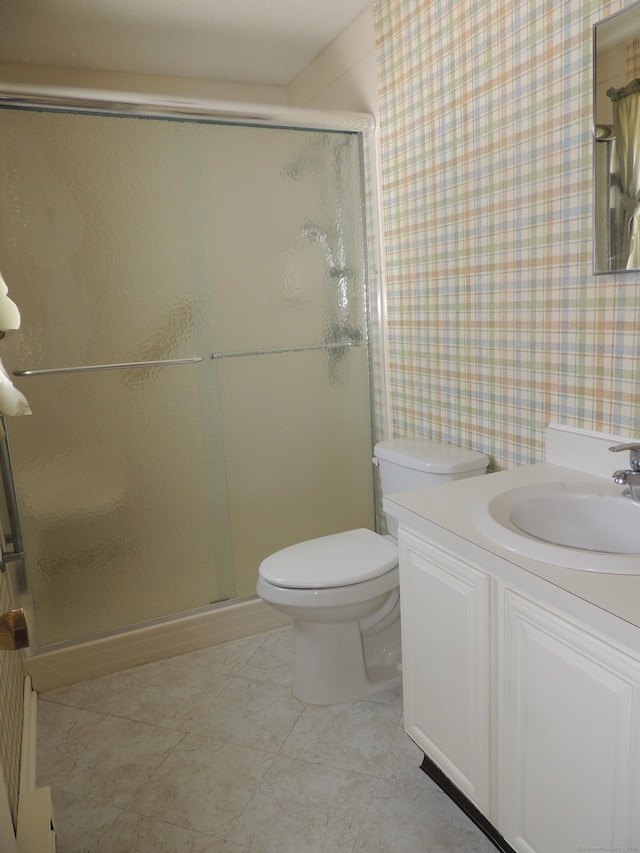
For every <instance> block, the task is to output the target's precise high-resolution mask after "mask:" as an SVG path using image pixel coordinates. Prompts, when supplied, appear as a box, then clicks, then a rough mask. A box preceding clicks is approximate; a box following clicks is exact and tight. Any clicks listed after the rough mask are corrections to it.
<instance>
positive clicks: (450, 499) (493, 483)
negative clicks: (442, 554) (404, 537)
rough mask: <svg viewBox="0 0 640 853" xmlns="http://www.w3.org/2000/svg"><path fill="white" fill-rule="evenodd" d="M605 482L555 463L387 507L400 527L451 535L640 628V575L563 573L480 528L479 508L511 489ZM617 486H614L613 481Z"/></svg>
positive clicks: (389, 500) (391, 499)
mask: <svg viewBox="0 0 640 853" xmlns="http://www.w3.org/2000/svg"><path fill="white" fill-rule="evenodd" d="M559 481H562V482H583V481H586V482H594V481H595V482H599V483H602V482H603V478H602V477H598V476H594V475H593V474H588V473H584V472H581V471H576V470H574V469H570V468H564V467H562V466H560V465H555V464H552V463H549V462H541V463H538V464H536V465H529V466H523V467H521V468H514V469H511V470H508V471H499V472H497V473H494V474H486V475H483V476H480V477H472V478H469V479H466V480H456V481H453V482H450V483H443V484H441V485H439V486H436V487H432V488H424V489H416V490H415V491H410V492H402V493H398V494H394V495H390V496H388V497H386V498H385V499H384V507H385V509H387V510H388V511H389V512H390V513H391V514H392V515H394V516H395V517H396V518H398V520H399V521H400V524H401V525H405V526H408V527H411V528H413V529H414V530H416V531H417V532H418V533H423V534H424V535H427V536H433V535H434V526H435V528H436V529H437V528H442V529H443V530H445V531H449V532H450V533H453V534H455V535H457V536H460V537H461V538H462V539H465V540H466V541H468V542H471V543H472V544H474V545H476V546H479V547H481V548H483V549H484V550H486V551H488V552H489V553H490V554H493V555H495V556H497V557H500V558H501V559H502V560H506V561H508V562H509V563H512V564H513V565H515V566H518V567H519V568H521V569H525V570H526V571H527V572H530V573H531V574H533V575H535V576H537V577H538V578H541V579H543V580H545V581H548V582H549V583H551V584H554V586H557V587H559V588H560V589H563V590H565V591H566V592H569V593H571V594H573V595H575V596H578V597H579V598H581V599H583V600H584V601H587V602H589V603H590V604H594V605H596V607H599V608H601V609H602V610H604V611H606V612H608V613H611V614H613V615H614V616H616V617H619V618H620V619H623V620H625V621H626V622H629V623H630V624H631V625H635V626H638V627H640V574H638V575H618V574H604V573H599V572H592V571H582V570H576V569H569V568H559V567H557V566H552V565H549V564H547V563H542V562H539V561H537V560H532V559H530V558H528V557H525V556H523V555H521V554H518V553H515V552H514V551H511V550H509V549H507V548H504V547H502V546H500V545H498V544H497V543H496V542H493V541H492V540H490V539H488V538H487V537H486V536H485V535H483V533H482V532H481V530H480V528H479V527H478V525H477V523H476V520H475V519H476V517H477V514H478V508H479V507H482V506H486V504H487V502H488V501H489V500H491V498H493V497H495V496H496V495H498V494H500V493H501V492H504V491H506V490H508V489H513V488H516V487H518V486H525V485H530V484H539V483H548V482H559ZM610 482H612V481H610Z"/></svg>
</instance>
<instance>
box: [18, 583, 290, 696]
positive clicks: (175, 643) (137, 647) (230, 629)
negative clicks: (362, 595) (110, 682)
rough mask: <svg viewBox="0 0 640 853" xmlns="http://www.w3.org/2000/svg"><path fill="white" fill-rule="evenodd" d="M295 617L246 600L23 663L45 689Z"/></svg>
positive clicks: (74, 645)
mask: <svg viewBox="0 0 640 853" xmlns="http://www.w3.org/2000/svg"><path fill="white" fill-rule="evenodd" d="M291 621H292V620H291V619H289V618H288V617H286V616H284V615H283V614H281V613H278V612H277V611H276V610H274V609H273V608H272V607H270V605H268V604H266V602H264V601H262V600H261V599H259V598H251V599H244V600H242V601H239V602H232V603H229V604H224V605H214V606H212V607H211V608H207V609H204V610H198V611H197V612H194V613H187V614H185V615H179V616H177V617H172V618H169V619H166V620H163V621H159V622H155V623H153V624H145V625H141V626H135V627H132V628H129V629H124V630H122V631H119V632H117V633H113V634H109V635H107V636H102V637H98V638H96V639H90V640H87V641H84V642H74V643H65V644H64V645H61V646H58V647H56V648H53V649H48V650H46V651H42V652H37V653H36V654H32V655H29V654H27V656H26V658H25V666H26V671H27V673H28V674H29V675H30V676H31V680H32V682H33V686H34V689H35V690H37V691H38V692H40V693H41V692H43V691H44V690H52V689H53V688H55V687H64V686H66V685H68V684H74V683H75V682H78V681H86V680H87V679H89V678H96V677H98V676H102V675H108V674H110V673H113V672H120V671H121V670H124V669H129V668H130V667H133V666H139V665H140V664H143V663H151V661H155V660H164V659H165V658H169V657H174V656H175V655H181V654H184V653H185V652H193V651H197V650H199V649H206V648H209V647H210V646H216V645H218V643H227V642H229V641H230V640H238V639H241V638H242V637H249V636H251V635H252V634H260V633H262V632H263V631H270V630H272V629H273V628H280V627H283V626H285V625H288V624H291Z"/></svg>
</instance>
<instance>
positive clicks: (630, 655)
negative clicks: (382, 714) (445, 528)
mask: <svg viewBox="0 0 640 853" xmlns="http://www.w3.org/2000/svg"><path fill="white" fill-rule="evenodd" d="M447 541H448V542H450V541H451V537H449V539H448V540H447ZM460 550H461V553H463V554H465V556H464V557H463V556H461V555H460V554H459V553H457V552H456V551H454V549H452V548H450V547H446V548H445V547H443V546H442V545H441V544H439V541H438V537H437V536H434V538H433V540H432V539H430V538H427V537H425V536H423V535H422V534H421V533H420V534H418V532H417V531H414V530H408V529H406V528H403V529H401V535H400V591H401V606H402V641H403V680H404V691H405V693H404V696H405V698H404V701H405V711H404V713H405V729H406V731H407V733H408V734H409V735H410V736H411V737H412V738H413V740H414V741H415V742H416V743H417V744H418V745H419V746H420V747H421V749H422V750H423V751H424V752H425V754H426V755H427V756H428V758H430V759H431V761H432V762H433V763H434V764H436V765H437V766H438V767H439V768H440V769H441V770H442V771H444V773H445V775H446V776H447V777H448V778H449V779H450V780H451V781H452V782H453V783H454V785H455V786H456V787H457V788H458V789H460V790H461V791H462V792H463V794H465V795H466V797H467V798H468V800H469V801H470V802H471V803H472V804H473V805H474V806H475V807H476V808H477V809H478V810H479V811H480V812H481V814H482V816H483V817H484V818H486V819H487V820H488V821H489V822H490V823H491V825H492V826H493V827H494V828H495V829H496V830H497V833H498V834H499V835H501V836H502V837H503V838H504V839H505V840H506V841H507V842H508V844H509V845H510V846H511V847H512V848H513V849H514V850H516V851H518V853H559V851H577V850H579V849H581V848H582V849H584V850H588V849H594V850H598V849H600V850H615V849H626V850H640V652H639V653H637V654H636V652H635V651H634V650H632V649H631V648H629V647H628V646H626V645H623V644H620V643H617V642H615V641H613V640H611V639H609V638H607V637H606V636H604V635H602V634H601V633H600V632H599V631H596V630H595V629H592V628H591V627H589V625H588V624H586V623H584V622H582V621H581V620H578V619H575V618H574V617H573V616H572V615H569V614H567V613H564V612H562V610H560V609H558V607H557V606H556V605H555V604H554V606H551V605H549V604H548V603H546V602H545V601H544V599H543V598H541V597H540V596H539V595H536V596H534V595H531V594H530V593H529V592H528V591H523V588H524V587H526V586H527V584H526V583H524V584H523V587H520V585H519V584H518V583H517V582H514V577H517V576H514V574H513V571H514V566H513V565H511V564H508V565H509V567H510V570H509V572H507V579H506V580H505V578H504V577H501V576H500V574H499V573H497V572H496V567H497V565H498V564H499V563H500V562H504V561H500V560H496V558H493V560H491V561H487V559H486V558H487V552H486V551H484V550H483V549H482V548H479V547H475V546H471V545H470V543H469V542H468V541H467V542H465V543H464V547H463V548H461V549H460ZM470 555H472V556H470ZM487 562H489V564H490V566H491V569H490V570H485V568H483V564H484V565H486V564H487ZM516 571H524V570H516ZM524 574H525V575H526V574H527V573H526V572H524ZM541 588H542V589H543V588H544V585H543V586H542V587H541ZM538 591H539V590H538Z"/></svg>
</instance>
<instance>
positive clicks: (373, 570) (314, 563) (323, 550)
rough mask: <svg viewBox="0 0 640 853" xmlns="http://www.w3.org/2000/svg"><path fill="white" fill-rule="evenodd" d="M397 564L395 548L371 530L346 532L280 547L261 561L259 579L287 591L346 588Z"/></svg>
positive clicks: (387, 540)
mask: <svg viewBox="0 0 640 853" xmlns="http://www.w3.org/2000/svg"><path fill="white" fill-rule="evenodd" d="M397 565H398V549H397V548H396V546H395V545H394V543H393V542H391V541H390V540H389V539H385V538H384V537H383V536H380V535H379V534H377V533H373V531H371V530H365V529H364V528H361V529H359V530H347V531H346V532H345V533H334V534H333V535H331V536H322V537H321V538H319V539H310V540H308V541H307V542H300V543H298V544H297V545H291V546H290V547H289V548H284V549H283V550H282V551H278V552H277V553H275V554H272V555H271V556H270V557H267V558H266V560H263V561H262V563H261V565H260V569H259V572H260V576H261V577H262V578H264V580H266V581H267V582H268V583H272V584H275V585H276V586H283V587H286V588H288V589H322V588H325V587H331V586H347V585H348V584H352V583H358V582H360V581H365V580H369V579H370V578H375V577H378V576H379V575H382V574H384V573H385V572H388V571H390V569H393V568H395V567H396V566H397Z"/></svg>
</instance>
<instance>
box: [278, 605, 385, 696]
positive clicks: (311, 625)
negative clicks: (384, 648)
mask: <svg viewBox="0 0 640 853" xmlns="http://www.w3.org/2000/svg"><path fill="white" fill-rule="evenodd" d="M398 629H399V622H398ZM392 634H393V632H392V631H391V632H390V637H389V648H391V649H393V648H394V647H395V645H396V642H397V641H396V640H395V638H394V637H393V636H392ZM398 646H399V643H398ZM393 657H394V656H393V654H390V655H387V656H386V657H385V656H384V655H380V660H379V661H377V662H376V663H371V664H370V665H369V666H367V663H366V661H365V652H364V648H363V644H362V632H361V628H360V623H359V622H341V623H337V624H336V623H335V622H334V623H330V624H325V623H321V622H309V621H306V620H303V619H296V620H294V653H293V688H292V690H293V695H294V696H295V697H296V698H297V699H300V700H301V701H302V702H308V703H309V704H311V705H338V704H340V703H342V702H353V701H355V700H357V699H364V698H365V697H367V696H371V695H372V694H374V693H378V692H380V691H381V690H388V689H390V688H392V687H398V686H399V685H400V684H402V673H401V672H400V670H399V666H398V662H396V661H395V660H393Z"/></svg>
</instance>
